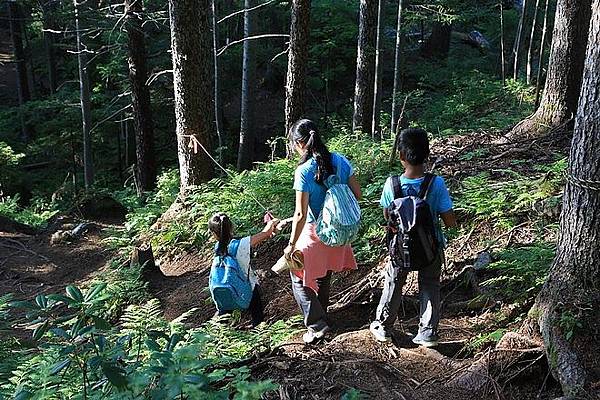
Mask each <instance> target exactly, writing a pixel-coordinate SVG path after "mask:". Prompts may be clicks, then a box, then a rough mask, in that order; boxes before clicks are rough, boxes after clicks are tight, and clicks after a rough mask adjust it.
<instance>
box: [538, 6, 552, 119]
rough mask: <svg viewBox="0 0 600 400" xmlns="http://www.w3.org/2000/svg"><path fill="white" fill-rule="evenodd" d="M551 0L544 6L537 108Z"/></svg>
mask: <svg viewBox="0 0 600 400" xmlns="http://www.w3.org/2000/svg"><path fill="white" fill-rule="evenodd" d="M549 5H550V0H546V5H545V7H544V23H543V25H542V38H541V39H540V51H539V54H538V71H537V77H536V79H535V108H536V109H537V107H538V106H539V105H540V87H541V86H542V62H543V60H544V50H545V49H546V34H547V33H548V6H549Z"/></svg>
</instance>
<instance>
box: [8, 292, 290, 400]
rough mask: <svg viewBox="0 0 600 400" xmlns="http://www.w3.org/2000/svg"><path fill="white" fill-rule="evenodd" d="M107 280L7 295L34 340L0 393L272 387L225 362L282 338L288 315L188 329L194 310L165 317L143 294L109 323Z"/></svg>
mask: <svg viewBox="0 0 600 400" xmlns="http://www.w3.org/2000/svg"><path fill="white" fill-rule="evenodd" d="M106 287H107V285H106V284H104V283H100V284H97V285H95V286H92V287H90V288H89V289H88V290H87V291H83V292H82V291H81V290H80V289H79V288H77V287H75V286H68V287H67V288H66V295H58V294H51V295H42V294H40V295H38V296H37V297H36V298H35V301H33V302H25V301H18V302H13V303H12V307H13V308H21V309H25V310H26V311H27V312H26V317H25V319H26V323H25V326H26V327H27V328H28V329H31V330H32V331H33V334H32V335H33V339H34V340H35V341H36V347H35V351H33V352H29V353H28V354H26V356H25V357H24V358H23V359H22V360H21V361H20V362H19V365H18V366H17V367H16V368H15V369H14V371H12V373H11V374H10V375H11V376H10V378H9V379H8V381H7V382H3V383H2V384H0V393H2V394H7V395H11V396H14V397H15V398H19V399H59V398H73V397H81V396H82V397H83V398H89V399H95V398H98V399H100V398H102V399H122V398H132V399H146V398H160V399H175V398H177V399H179V398H181V399H184V398H215V399H226V398H230V396H231V395H232V394H233V395H234V398H240V399H241V398H243V399H258V398H260V397H261V396H262V394H263V393H265V392H267V391H269V390H272V389H274V388H275V386H274V385H273V384H272V383H270V382H268V381H265V382H250V381H249V377H250V374H249V370H248V369H247V368H244V367H241V368H231V367H229V363H230V362H231V361H232V360H240V359H242V358H244V357H247V356H248V355H249V354H250V353H252V352H254V351H259V350H261V349H265V348H267V349H268V348H270V347H271V346H275V345H277V344H278V343H280V342H281V341H283V340H287V339H288V338H289V337H290V335H291V334H293V333H294V331H295V329H296V328H294V324H295V322H293V321H292V322H289V323H285V322H283V321H280V322H279V323H277V324H274V325H273V326H271V327H268V326H266V325H261V326H260V327H259V329H257V330H255V331H251V332H245V333H239V332H238V331H237V330H234V329H233V328H231V327H228V326H227V325H226V324H222V323H220V322H210V323H209V324H207V325H206V326H205V327H202V328H199V329H187V328H186V327H185V325H184V322H185V318H187V316H188V315H189V314H190V313H192V312H193V310H190V311H189V312H188V313H186V314H185V315H183V316H181V317H180V318H177V319H176V320H174V321H172V322H167V321H165V320H164V318H163V317H162V311H161V309H160V305H159V303H158V301H157V300H150V301H148V302H147V303H145V304H142V305H138V306H135V305H133V306H130V307H128V308H127V310H126V312H125V313H124V315H123V316H122V317H121V322H120V326H119V327H115V326H112V325H111V324H110V323H109V322H108V321H106V320H105V319H104V318H103V313H104V310H105V309H106V308H107V306H106V304H105V302H106V301H107V300H108V299H109V297H110V295H109V293H107V292H106ZM0 304H6V301H3V300H2V299H0ZM3 309H6V307H4V308H3ZM1 351H2V348H0V356H2V352H1ZM0 373H2V370H0Z"/></svg>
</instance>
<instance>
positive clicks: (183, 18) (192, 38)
mask: <svg viewBox="0 0 600 400" xmlns="http://www.w3.org/2000/svg"><path fill="white" fill-rule="evenodd" d="M209 14H210V0H195V1H194V0H169V22H170V26H171V52H172V58H173V86H174V92H175V119H176V134H177V155H178V158H179V174H180V179H181V186H180V191H181V193H183V194H185V193H186V192H187V191H188V189H189V188H190V187H191V186H195V185H199V184H200V183H202V182H205V181H207V180H208V179H210V178H211V177H212V176H213V167H212V164H211V160H210V157H209V156H208V154H207V152H210V151H211V147H210V138H211V134H212V131H213V129H214V119H213V111H214V109H213V104H212V100H213V99H212V97H213V96H212V87H211V86H212V84H211V81H212V78H213V76H212V65H211V60H212V43H211V39H210V36H211V34H210V20H209ZM205 150H206V151H205Z"/></svg>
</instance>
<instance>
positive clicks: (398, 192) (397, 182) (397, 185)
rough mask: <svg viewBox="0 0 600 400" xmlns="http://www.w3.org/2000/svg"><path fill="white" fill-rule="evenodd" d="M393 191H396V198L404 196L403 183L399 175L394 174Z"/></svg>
mask: <svg viewBox="0 0 600 400" xmlns="http://www.w3.org/2000/svg"><path fill="white" fill-rule="evenodd" d="M392 191H393V192H394V200H395V199H399V198H400V197H404V194H402V183H401V182H400V177H399V176H398V175H394V176H392Z"/></svg>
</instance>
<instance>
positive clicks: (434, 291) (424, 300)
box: [418, 254, 443, 342]
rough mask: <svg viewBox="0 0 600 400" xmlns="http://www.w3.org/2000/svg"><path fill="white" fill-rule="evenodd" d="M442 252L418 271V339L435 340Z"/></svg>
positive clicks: (438, 311) (439, 300)
mask: <svg viewBox="0 0 600 400" xmlns="http://www.w3.org/2000/svg"><path fill="white" fill-rule="evenodd" d="M442 260H443V254H441V255H440V256H439V257H438V258H437V259H436V260H435V261H434V262H433V263H432V264H431V265H429V266H428V267H427V268H424V269H422V270H421V271H419V308H420V312H419V315H420V321H419V334H418V340H419V339H422V340H424V341H431V342H435V341H437V330H438V325H439V322H440V302H441V298H440V275H441V273H442V263H443V261H442Z"/></svg>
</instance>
